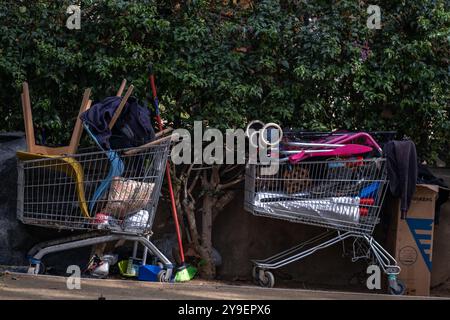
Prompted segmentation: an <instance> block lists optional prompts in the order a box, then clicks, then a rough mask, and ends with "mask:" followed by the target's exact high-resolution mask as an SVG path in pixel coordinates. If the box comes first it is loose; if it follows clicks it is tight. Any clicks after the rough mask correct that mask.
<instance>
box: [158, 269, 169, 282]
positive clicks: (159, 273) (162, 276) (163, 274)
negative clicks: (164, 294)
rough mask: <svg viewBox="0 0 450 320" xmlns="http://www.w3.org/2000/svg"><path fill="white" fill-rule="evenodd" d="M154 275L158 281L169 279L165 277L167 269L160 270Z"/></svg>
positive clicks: (167, 280)
mask: <svg viewBox="0 0 450 320" xmlns="http://www.w3.org/2000/svg"><path fill="white" fill-rule="evenodd" d="M156 277H157V278H158V281H159V282H169V279H167V270H161V271H160V272H158V275H157V276H156Z"/></svg>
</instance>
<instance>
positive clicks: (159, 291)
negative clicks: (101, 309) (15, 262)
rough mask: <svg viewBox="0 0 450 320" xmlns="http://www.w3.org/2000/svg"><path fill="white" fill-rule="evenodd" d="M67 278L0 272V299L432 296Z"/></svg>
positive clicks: (392, 297) (195, 282)
mask: <svg viewBox="0 0 450 320" xmlns="http://www.w3.org/2000/svg"><path fill="white" fill-rule="evenodd" d="M66 282H67V278H65V277H57V276H46V275H37V276H36V275H28V274H22V273H4V274H0V300H4V299H51V300H55V299H91V300H96V299H98V298H99V297H104V298H106V299H108V300H113V299H127V300H133V299H179V300H191V299H231V300H233V299H244V300H245V299H254V300H264V299H274V300H276V299H282V300H298V299H345V300H353V299H358V300H359V299H377V300H378V299H389V300H397V299H433V298H428V297H406V296H402V297H399V296H390V295H382V294H366V293H349V292H336V291H312V290H300V289H277V288H274V289H267V288H260V287H257V286H237V285H224V284H218V283H213V282H211V283H210V282H203V281H199V280H194V281H192V282H189V283H154V282H139V281H130V280H99V279H86V278H83V279H81V289H80V290H69V289H67V285H66Z"/></svg>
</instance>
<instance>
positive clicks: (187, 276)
mask: <svg viewBox="0 0 450 320" xmlns="http://www.w3.org/2000/svg"><path fill="white" fill-rule="evenodd" d="M148 71H149V79H150V85H151V89H152V93H153V101H154V103H155V111H156V121H157V122H158V127H159V130H160V131H162V130H163V123H162V120H161V116H160V114H159V101H158V96H157V94H156V85H155V76H154V75H153V68H152V66H149V68H148ZM166 177H167V184H168V187H169V194H170V202H171V204H172V206H171V207H172V215H173V220H174V223H175V230H176V233H177V240H178V247H179V250H180V260H181V265H180V266H179V267H178V269H177V273H176V275H175V281H176V282H184V281H189V280H191V279H193V278H194V276H195V274H196V273H197V269H196V268H194V267H192V266H188V265H187V264H186V261H185V258H184V250H183V242H182V239H181V233H180V225H179V223H178V215H177V207H176V204H175V197H174V194H173V188H172V179H171V177H170V167H169V162H167V164H166Z"/></svg>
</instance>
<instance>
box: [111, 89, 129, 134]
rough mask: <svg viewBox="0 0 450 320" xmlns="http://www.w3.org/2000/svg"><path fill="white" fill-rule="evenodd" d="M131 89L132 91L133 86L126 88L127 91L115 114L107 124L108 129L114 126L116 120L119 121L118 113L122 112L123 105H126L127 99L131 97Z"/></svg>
mask: <svg viewBox="0 0 450 320" xmlns="http://www.w3.org/2000/svg"><path fill="white" fill-rule="evenodd" d="M133 89H134V86H133V85H131V86H129V87H128V90H127V92H126V93H125V96H124V97H123V98H122V101H121V102H120V104H119V106H118V107H117V109H116V112H114V115H113V117H112V119H111V122H110V123H109V129H110V130H111V129H112V128H113V127H114V125H115V124H116V121H117V119H119V116H120V113H121V112H122V109H123V107H124V106H125V103H127V101H128V98H129V97H130V96H131V93H132V92H133Z"/></svg>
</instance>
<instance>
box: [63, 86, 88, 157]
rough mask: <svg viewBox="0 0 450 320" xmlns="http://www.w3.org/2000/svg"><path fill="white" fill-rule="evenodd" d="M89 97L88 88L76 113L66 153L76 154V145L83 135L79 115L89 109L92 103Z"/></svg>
mask: <svg viewBox="0 0 450 320" xmlns="http://www.w3.org/2000/svg"><path fill="white" fill-rule="evenodd" d="M90 95H91V89H90V88H88V89H86V90H85V91H84V94H83V100H82V102H81V107H80V111H79V112H78V116H77V120H76V122H75V126H74V128H73V132H72V137H71V139H70V144H69V149H68V151H69V153H71V154H75V153H76V152H77V149H78V145H79V144H80V139H81V134H82V133H83V123H82V121H81V119H80V115H81V114H82V113H83V112H85V111H86V110H88V109H89V108H90V106H91V102H92V101H91V100H89V96H90Z"/></svg>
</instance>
